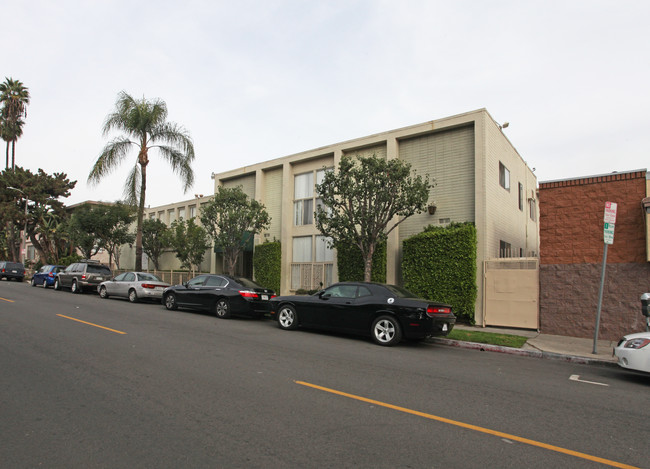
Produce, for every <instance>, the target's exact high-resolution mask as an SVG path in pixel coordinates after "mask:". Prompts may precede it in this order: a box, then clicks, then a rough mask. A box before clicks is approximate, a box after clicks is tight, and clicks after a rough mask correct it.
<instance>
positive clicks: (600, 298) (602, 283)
mask: <svg viewBox="0 0 650 469" xmlns="http://www.w3.org/2000/svg"><path fill="white" fill-rule="evenodd" d="M607 246H608V245H607V243H605V250H604V252H603V268H602V272H601V273H600V292H599V293H598V312H597V313H596V331H595V332H594V350H593V352H592V353H593V354H594V355H595V354H597V353H598V352H597V351H596V348H597V344H598V329H599V328H600V310H601V309H602V306H603V290H604V289H605V268H606V267H607Z"/></svg>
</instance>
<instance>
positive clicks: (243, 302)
mask: <svg viewBox="0 0 650 469" xmlns="http://www.w3.org/2000/svg"><path fill="white" fill-rule="evenodd" d="M274 296H275V292H274V291H273V290H269V289H267V288H264V287H262V286H261V285H258V284H257V283H255V282H253V281H252V280H249V279H247V278H243V277H231V276H229V275H214V274H205V275H199V276H197V277H194V278H193V279H192V280H190V281H189V282H187V283H184V284H183V285H174V286H172V287H168V288H165V290H164V291H163V294H162V303H163V304H164V305H165V307H166V308H167V309H170V310H174V309H177V308H178V307H183V308H190V309H200V310H205V311H211V312H214V314H216V316H217V317H218V318H221V319H227V318H230V317H231V316H233V315H236V316H248V317H256V318H261V317H263V316H264V314H265V313H268V312H270V310H271V303H270V301H269V300H270V299H271V298H273V297H274Z"/></svg>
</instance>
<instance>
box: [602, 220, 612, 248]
mask: <svg viewBox="0 0 650 469" xmlns="http://www.w3.org/2000/svg"><path fill="white" fill-rule="evenodd" d="M604 238H605V244H614V224H613V223H605V233H604Z"/></svg>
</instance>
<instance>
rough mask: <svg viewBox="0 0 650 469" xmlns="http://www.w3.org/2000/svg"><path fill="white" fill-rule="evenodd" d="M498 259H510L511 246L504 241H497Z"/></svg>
mask: <svg viewBox="0 0 650 469" xmlns="http://www.w3.org/2000/svg"><path fill="white" fill-rule="evenodd" d="M499 257H512V245H511V244H510V243H506V242H505V241H499Z"/></svg>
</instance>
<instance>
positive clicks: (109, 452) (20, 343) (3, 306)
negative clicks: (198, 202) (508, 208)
mask: <svg viewBox="0 0 650 469" xmlns="http://www.w3.org/2000/svg"><path fill="white" fill-rule="evenodd" d="M80 321H83V322H80ZM0 367H1V368H0V369H1V396H0V422H1V424H0V466H1V467H3V468H4V467H6V468H35V467H46V468H92V467H101V468H122V467H124V468H127V467H128V468H140V467H142V468H145V467H146V468H167V467H169V468H179V467H187V468H190V467H191V468H201V467H228V468H230V467H246V468H255V467H259V468H276V467H277V468H280V467H282V468H288V467H296V468H299V467H300V468H303V467H373V468H384V467H386V468H397V467H405V468H432V467H435V468H443V467H444V468H485V467H495V468H497V467H498V468H506V467H527V468H549V467H553V468H561V467H567V468H581V467H585V468H587V467H607V465H615V464H619V467H626V466H625V465H630V466H636V467H645V468H650V449H649V446H650V443H649V442H650V377H647V376H641V375H636V374H632V373H629V372H625V371H624V370H619V369H617V368H613V367H599V366H589V365H579V364H571V363H563V362H555V361H547V360H540V359H533V358H525V357H517V356H512V355H504V354H497V353H490V352H480V351H474V350H464V349H459V348H448V347H445V346H441V345H431V344H408V343H404V344H401V345H399V346H397V347H392V348H384V347H379V346H377V345H374V344H373V343H372V342H371V341H370V339H364V338H354V337H346V336H340V335H333V334H321V333H316V332H311V331H295V332H288V331H282V330H279V329H278V328H277V326H276V324H275V323H273V322H271V321H268V320H262V321H257V320H247V319H231V320H218V319H216V318H215V317H214V316H211V315H208V314H202V313H193V312H187V311H176V312H170V311H167V310H165V308H164V307H162V306H161V305H158V304H131V303H129V302H128V301H125V300H120V299H109V300H101V299H100V298H99V297H98V296H97V295H96V294H83V295H73V294H72V293H70V292H55V291H53V290H51V289H49V290H44V289H43V288H41V287H37V288H32V287H30V286H28V284H27V283H25V284H18V283H15V282H6V281H1V282H0ZM576 376H577V378H576ZM571 377H573V378H572V379H571Z"/></svg>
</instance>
